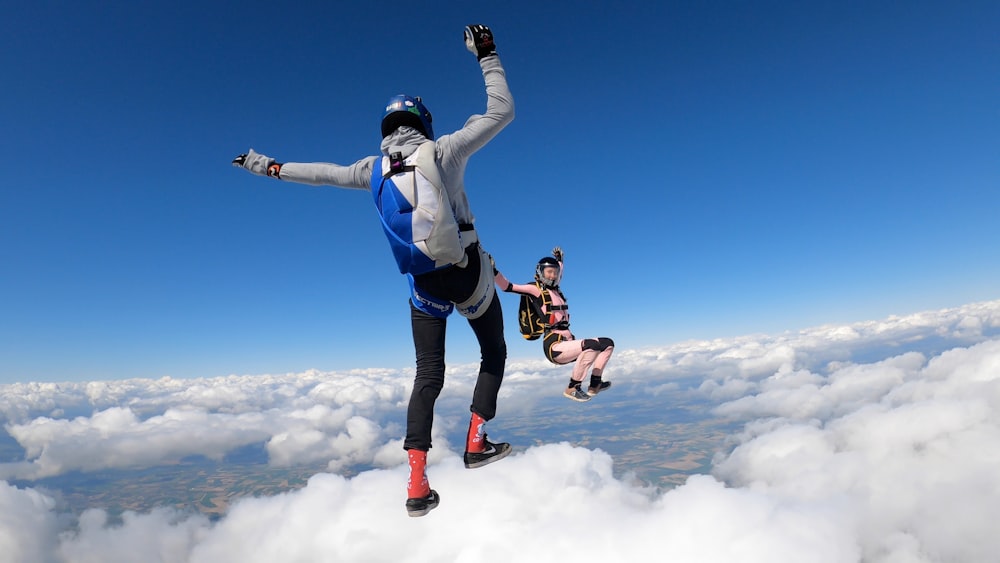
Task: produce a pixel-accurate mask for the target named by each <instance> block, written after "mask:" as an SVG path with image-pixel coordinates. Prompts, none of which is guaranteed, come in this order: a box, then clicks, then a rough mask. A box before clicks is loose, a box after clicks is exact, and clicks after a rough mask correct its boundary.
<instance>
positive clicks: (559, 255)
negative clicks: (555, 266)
mask: <svg viewBox="0 0 1000 563" xmlns="http://www.w3.org/2000/svg"><path fill="white" fill-rule="evenodd" d="M552 257H553V258H555V259H556V260H558V261H560V262H562V261H563V252H562V248H559V247H558V246H557V247H555V248H553V249H552Z"/></svg>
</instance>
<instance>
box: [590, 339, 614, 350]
mask: <svg viewBox="0 0 1000 563" xmlns="http://www.w3.org/2000/svg"><path fill="white" fill-rule="evenodd" d="M614 346H615V341H614V340H611V339H610V338H605V337H603V336H602V337H600V338H585V339H584V340H583V349H584V350H594V351H596V352H603V351H605V350H607V349H608V348H614Z"/></svg>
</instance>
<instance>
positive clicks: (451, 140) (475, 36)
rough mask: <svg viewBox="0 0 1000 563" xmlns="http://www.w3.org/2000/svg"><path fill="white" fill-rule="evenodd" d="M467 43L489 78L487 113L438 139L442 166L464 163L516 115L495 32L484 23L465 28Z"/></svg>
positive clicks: (484, 75) (471, 119) (484, 76)
mask: <svg viewBox="0 0 1000 563" xmlns="http://www.w3.org/2000/svg"><path fill="white" fill-rule="evenodd" d="M465 44H466V46H467V47H468V49H469V50H470V51H472V52H473V53H475V54H476V56H477V58H478V59H479V66H480V68H482V70H483V80H484V81H485V82H486V113H484V114H482V115H473V116H471V117H469V119H468V120H467V121H466V122H465V125H464V126H462V128H461V129H459V130H458V131H455V132H454V133H451V134H449V135H444V136H442V137H441V138H439V139H438V144H439V150H438V156H439V157H441V158H442V159H443V161H442V163H441V164H442V166H443V167H449V166H461V165H460V164H459V163H464V162H465V161H466V160H467V159H468V158H469V156H470V155H471V154H472V153H474V152H476V151H477V150H479V149H481V148H483V146H484V145H485V144H486V143H488V142H489V140H490V139H492V138H493V137H495V136H496V134H497V133H499V132H500V130H501V129H503V128H504V127H505V126H506V125H507V124H508V123H510V122H511V121H512V120H513V119H514V98H513V97H512V96H511V93H510V89H509V88H508V87H507V76H506V73H505V72H504V69H503V65H501V64H500V57H499V56H497V53H496V45H495V44H494V42H493V33H492V32H491V31H490V29H489V28H488V27H486V26H483V25H470V26H468V27H466V28H465Z"/></svg>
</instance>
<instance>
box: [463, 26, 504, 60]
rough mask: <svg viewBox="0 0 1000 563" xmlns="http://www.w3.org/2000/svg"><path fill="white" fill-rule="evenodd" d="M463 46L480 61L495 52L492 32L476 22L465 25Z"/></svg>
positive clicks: (495, 47)
mask: <svg viewBox="0 0 1000 563" xmlns="http://www.w3.org/2000/svg"><path fill="white" fill-rule="evenodd" d="M465 47H466V48H467V49H469V52H471V53H472V54H473V55H475V56H476V58H477V59H478V60H480V61H481V60H483V59H485V58H486V57H488V56H490V55H495V54H497V46H496V44H495V43H493V32H492V31H490V28H488V27H486V26H485V25H482V24H478V23H474V24H471V25H467V26H465Z"/></svg>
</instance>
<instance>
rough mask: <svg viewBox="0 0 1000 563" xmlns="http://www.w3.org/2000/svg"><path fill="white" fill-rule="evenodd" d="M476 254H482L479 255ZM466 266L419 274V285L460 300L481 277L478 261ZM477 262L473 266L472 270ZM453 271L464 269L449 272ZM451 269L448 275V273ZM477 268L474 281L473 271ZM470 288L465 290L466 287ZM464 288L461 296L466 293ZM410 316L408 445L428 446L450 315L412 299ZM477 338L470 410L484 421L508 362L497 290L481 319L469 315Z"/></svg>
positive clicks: (492, 408)
mask: <svg viewBox="0 0 1000 563" xmlns="http://www.w3.org/2000/svg"><path fill="white" fill-rule="evenodd" d="M477 256H478V254H477ZM475 262H476V263H475V264H473V263H471V261H470V264H469V265H468V266H467V267H466V268H449V269H448V270H446V271H444V272H432V274H434V277H433V278H428V279H425V278H424V277H421V278H418V283H419V284H420V287H421V289H423V290H425V291H427V292H429V293H431V294H432V295H434V296H435V297H440V298H441V299H448V300H450V301H457V302H461V301H464V300H465V299H467V298H468V297H469V295H471V293H472V291H474V290H475V287H476V286H475V282H478V272H479V263H478V262H479V260H478V258H477V259H476V260H475ZM473 267H474V268H475V269H473ZM451 270H460V271H455V272H451ZM470 271H471V272H470ZM449 272H450V274H449ZM472 272H475V273H476V274H475V276H474V277H475V280H473V281H472V282H471V283H472V285H471V287H470V286H469V285H468V284H469V282H468V280H466V281H464V282H463V281H462V278H463V277H465V278H472V277H473V276H469V275H468V274H469V273H472ZM463 286H464V287H465V288H468V289H462V287H463ZM463 291H464V292H465V294H464V295H462V292H463ZM410 321H411V324H412V327H413V347H414V348H415V350H416V354H417V373H416V377H415V379H414V380H413V393H411V394H410V405H409V408H408V409H407V411H406V440H405V441H404V442H403V448H405V449H417V450H428V449H430V447H431V425H432V424H433V422H434V402H435V401H437V398H438V395H439V394H440V393H441V389H442V387H444V368H445V365H444V343H445V330H446V329H447V324H448V319H447V318H444V319H442V318H438V317H435V316H432V315H428V314H427V313H424V312H423V311H420V310H419V309H417V308H416V307H414V306H413V304H412V303H411V304H410ZM469 326H471V327H472V330H473V332H475V334H476V339H477V340H478V341H479V350H480V355H481V358H482V359H481V362H480V364H479V378H478V379H477V380H476V388H475V391H473V393H472V405H471V407H470V410H471V411H472V412H474V413H476V414H478V415H479V416H481V417H483V418H484V419H486V420H490V419H492V418H493V417H494V416H496V410H497V393H499V392H500V382H501V381H502V380H503V371H504V366H505V364H506V362H507V343H506V341H505V340H504V336H503V310H502V309H501V307H500V297H499V296H498V295H496V294H494V295H493V299H492V301H490V304H489V306H488V307H487V308H486V312H484V313H483V314H482V316H480V317H479V318H478V319H474V320H469Z"/></svg>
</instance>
